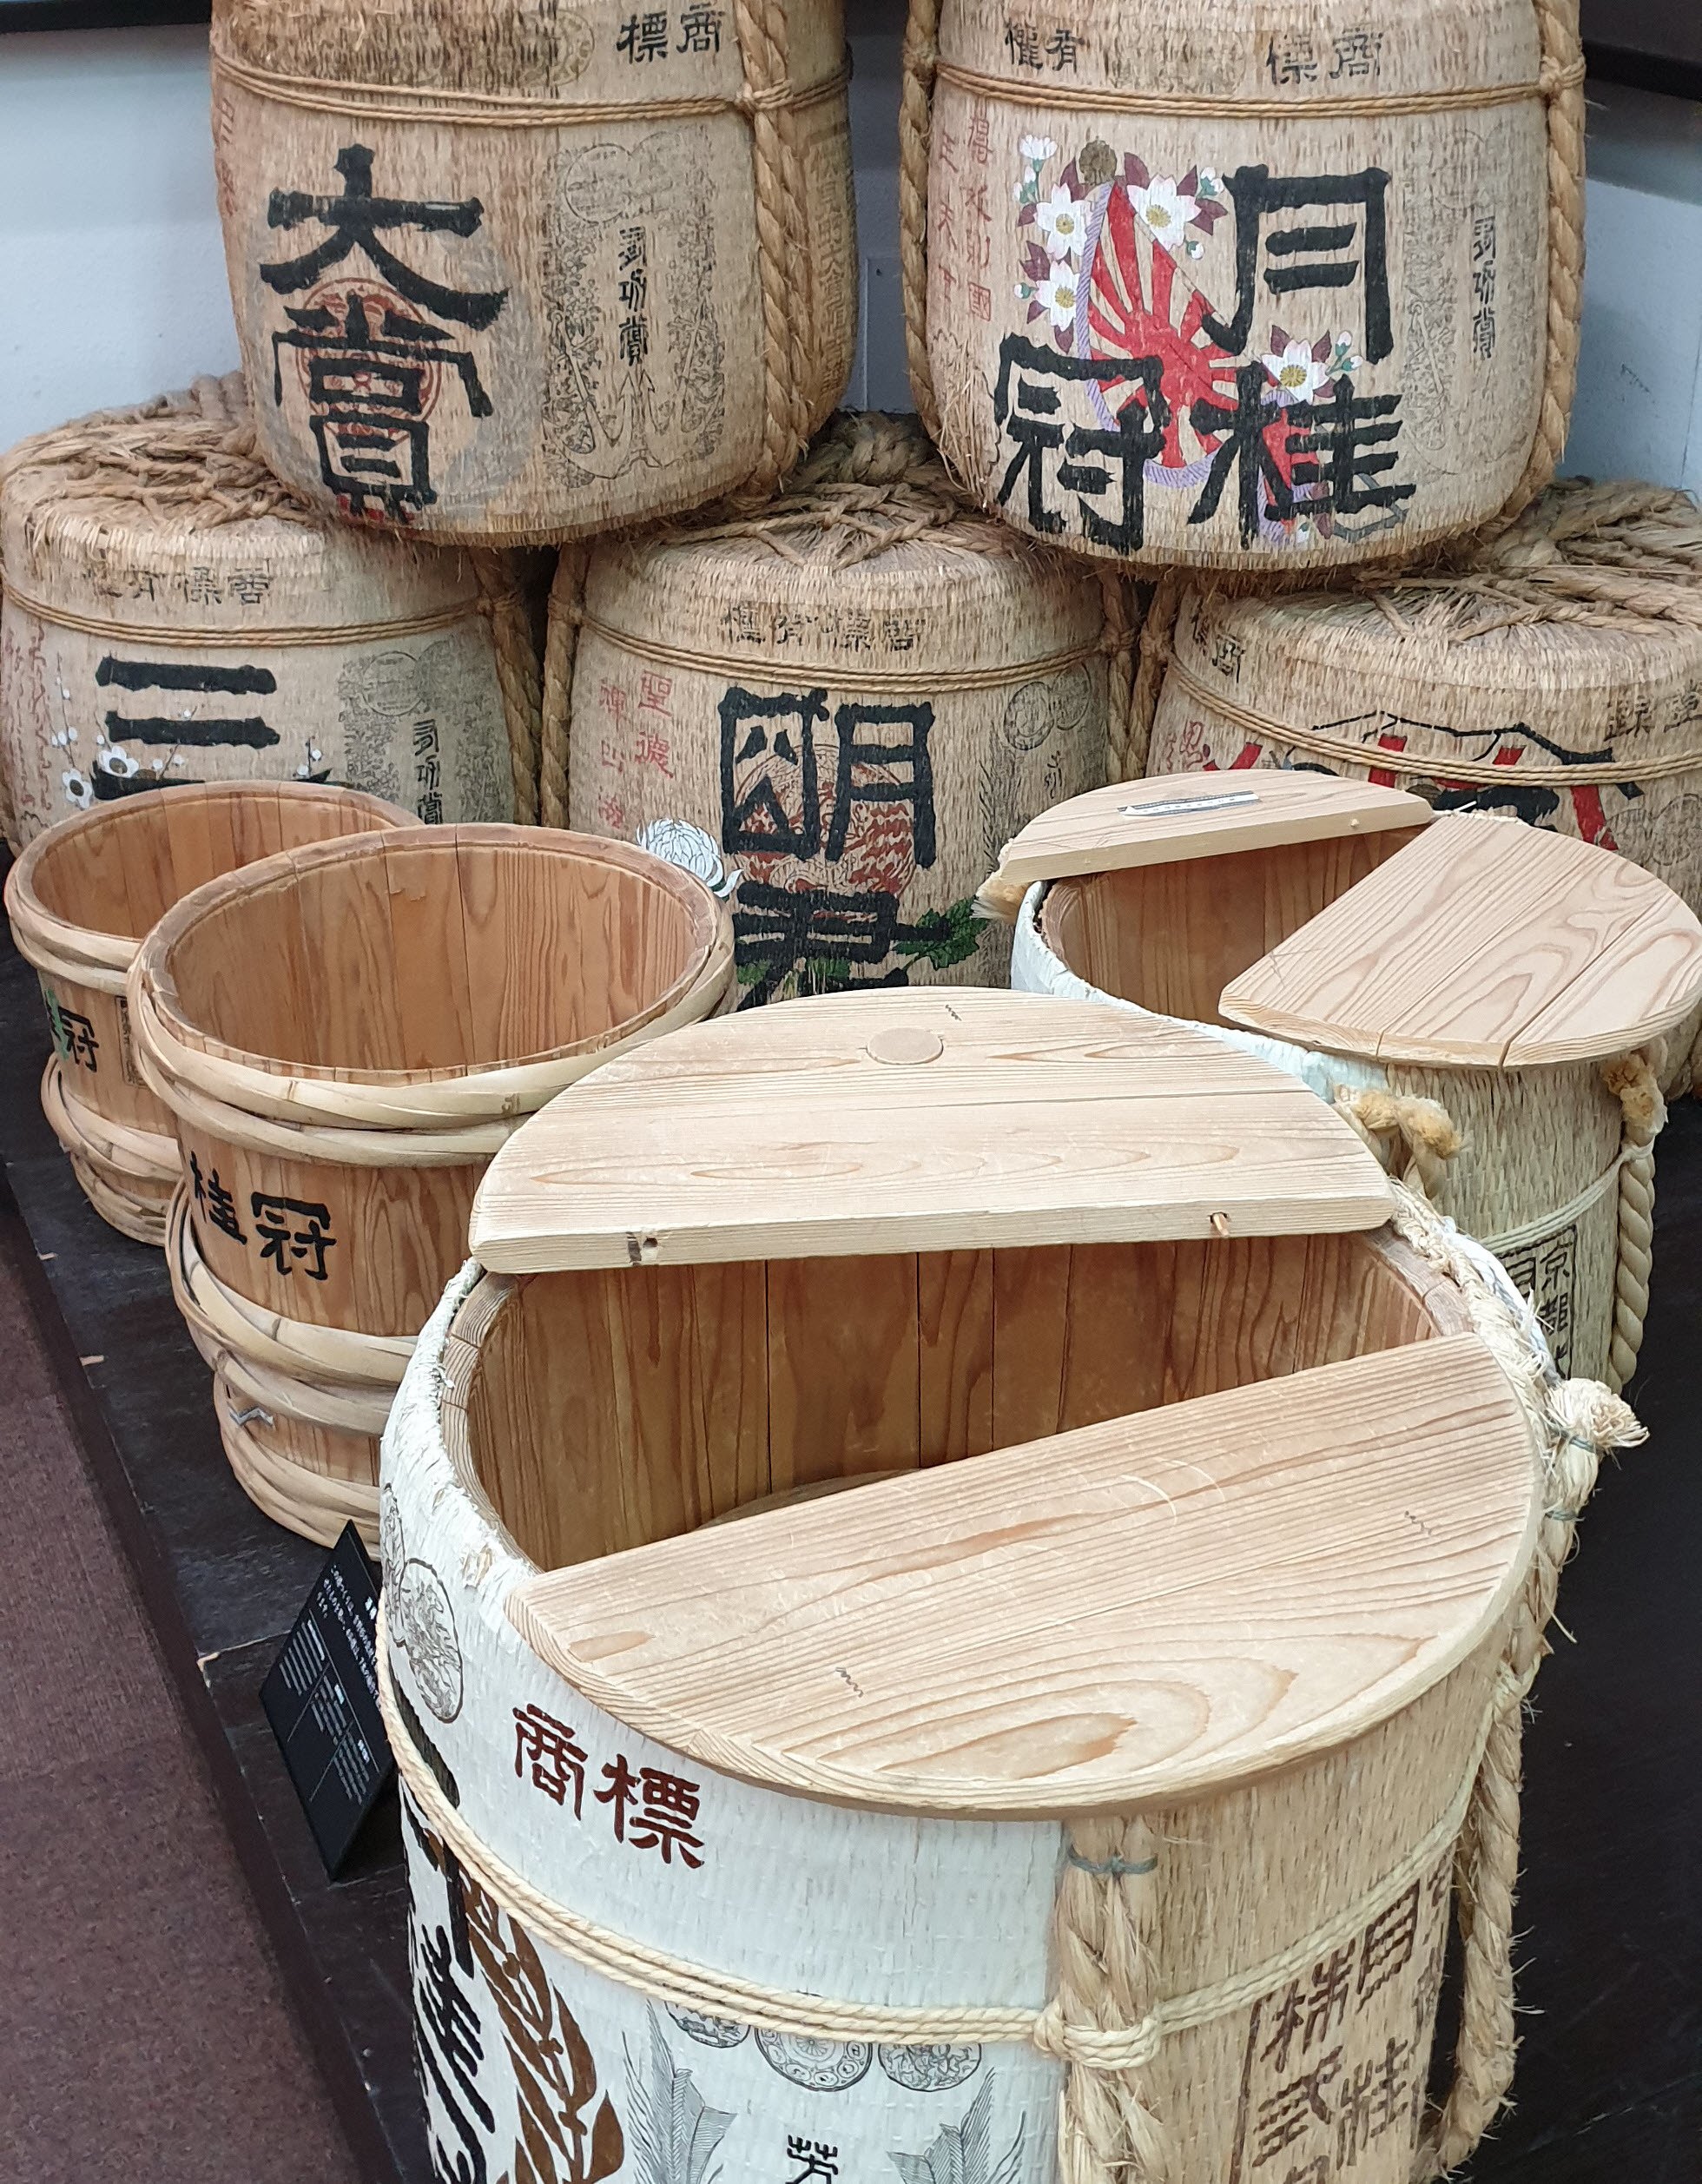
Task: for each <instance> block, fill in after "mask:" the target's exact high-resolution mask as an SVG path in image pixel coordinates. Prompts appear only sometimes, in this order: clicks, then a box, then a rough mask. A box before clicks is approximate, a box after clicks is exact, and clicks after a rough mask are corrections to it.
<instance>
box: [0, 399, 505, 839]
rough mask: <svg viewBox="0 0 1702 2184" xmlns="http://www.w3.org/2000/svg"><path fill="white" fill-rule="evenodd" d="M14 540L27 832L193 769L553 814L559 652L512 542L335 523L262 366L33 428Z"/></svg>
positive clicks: (16, 489) (17, 750)
mask: <svg viewBox="0 0 1702 2184" xmlns="http://www.w3.org/2000/svg"><path fill="white" fill-rule="evenodd" d="M0 548H3V566H4V584H5V599H4V621H3V625H0V627H3V649H0V772H3V776H4V779H5V782H6V790H7V795H8V796H9V798H10V806H11V811H12V821H11V827H12V832H11V835H10V837H9V838H10V839H12V840H13V841H20V840H22V841H27V840H29V839H30V837H31V836H32V835H35V834H36V833H37V832H39V830H40V829H41V828H43V827H44V826H46V825H48V824H49V823H50V822H51V821H53V820H56V819H59V818H63V816H65V815H66V814H67V813H69V812H71V811H74V810H76V809H79V808H81V809H87V808H89V807H90V806H91V805H94V804H98V803H102V802H109V801H111V800H113V799H116V798H119V797H122V796H125V795H131V794H133V793H135V791H136V790H137V789H141V788H148V787H149V786H152V785H155V784H156V783H166V782H194V781H223V780H250V779H253V780H275V781H340V782H348V783H349V784H350V785H351V786H353V787H355V788H366V789H369V790H371V791H372V792H373V794H375V795H381V796H385V797H387V798H389V799H390V800H391V801H392V802H398V803H403V804H406V805H407V806H408V807H409V808H411V809H412V810H414V811H416V812H417V813H418V814H419V816H420V817H421V818H423V819H449V820H456V819H472V820H483V819H506V818H514V817H518V818H519V819H522V820H526V821H530V820H531V819H534V818H536V816H537V801H536V783H535V775H536V770H537V747H538V657H537V652H536V649H535V646H534V643H533V640H532V637H531V630H530V626H529V624H528V620H527V616H526V610H525V606H524V600H523V598H522V597H521V594H520V591H519V588H518V584H519V578H518V571H516V569H515V568H514V566H513V564H512V563H511V559H510V558H509V557H507V556H505V555H501V554H496V553H491V552H468V553H439V552H433V551H432V550H431V549H429V548H425V547H420V546H416V545H412V544H407V543H406V542H403V541H399V540H393V539H388V538H377V537H374V536H373V535H372V533H371V531H368V530H355V529H353V528H352V527H349V526H347V525H333V524H329V523H327V521H326V520H325V519H324V518H323V517H322V516H320V514H319V513H317V512H316V511H313V510H312V509H310V508H308V507H307V506H306V505H304V504H303V503H302V502H301V500H300V498H298V497H297V496H296V495H295V494H294V492H291V491H290V490H289V488H288V487H287V486H286V485H281V484H280V482H279V481H278V479H277V478H274V476H273V475H272V473H271V472H270V471H269V470H268V469H267V466H266V465H265V463H264V462H263V461H262V460H261V456H260V453H259V452H258V448H257V444H256V440H255V435H254V424H253V420H252V418H251V417H250V414H249V412H248V408H247V397H246V395H245V394H244V393H243V389H242V383H241V378H240V375H238V374H236V373H232V374H230V375H229V376H228V378H226V379H198V380H197V381H196V382H195V386H193V387H192V388H190V389H189V390H188V393H183V394H178V395H168V396H165V397H162V399H159V400H158V401H155V402H150V403H147V404H144V405H142V406H140V407H138V408H135V409H130V410H119V411H106V412H100V413H98V414H96V416H93V417H89V418H84V419H79V420H78V421H77V422H76V423H75V424H71V425H66V426H59V427H58V428H57V429H56V430H55V431H53V432H43V433H40V434H38V435H36V437H35V438H34V439H27V440H23V441H22V442H20V443H19V445H17V446H16V447H15V448H13V449H12V450H11V451H10V453H9V454H7V455H6V456H4V457H3V458H0Z"/></svg>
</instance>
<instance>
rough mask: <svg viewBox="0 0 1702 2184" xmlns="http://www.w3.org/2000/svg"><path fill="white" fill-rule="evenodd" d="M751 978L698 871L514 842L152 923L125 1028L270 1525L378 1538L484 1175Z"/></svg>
mask: <svg viewBox="0 0 1702 2184" xmlns="http://www.w3.org/2000/svg"><path fill="white" fill-rule="evenodd" d="M731 969H732V950H731V943H730V940H729V936H728V934H727V931H726V914H725V912H724V910H722V907H720V906H719V905H718V904H717V903H716V901H715V900H714V898H713V897H712V896H711V894H709V890H708V889H707V888H706V887H703V885H702V883H701V882H700V881H697V880H696V879H694V878H693V877H692V876H691V875H690V874H687V873H683V872H681V871H679V870H677V869H676V868H675V867H674V866H672V865H670V864H666V863H663V861H661V860H660V859H657V858H654V857H650V856H647V855H645V854H644V853H643V851H641V850H637V849H632V848H627V847H625V846H624V845H623V844H620V843H614V842H604V841H586V840H584V838H582V837H580V836H578V835H569V834H564V833H559V832H555V831H547V832H527V831H522V830H518V829H515V828H484V827H454V828H433V829H431V830H429V831H427V830H425V829H420V828H409V829H407V830H406V832H404V833H401V834H397V835H388V836H385V837H373V838H369V839H368V840H366V841H351V842H324V843H320V844H317V845H315V846H314V847H313V848H307V849H302V850H298V851H296V852H295V853H294V854H291V855H287V856H281V857H273V858H269V859H267V860H266V861H264V862H262V863H260V864H255V865H251V866H249V867H248V868H247V869H246V870H244V871H242V872H239V873H234V874H231V875H230V876H229V877H228V878H227V879H224V880H221V881H214V882H213V883H212V884H211V885H210V886H208V887H202V888H201V889H200V890H199V891H198V892H197V893H196V894H195V895H193V896H191V897H190V898H188V900H187V901H184V902H182V903H180V904H179V905H178V907H176V909H175V910H173V911H171V912H170V913H169V914H168V915H167V916H166V917H165V918H164V919H162V921H161V922H160V924H159V925H157V926H156V927H155V929H154V931H153V933H152V934H150V936H149V937H148V940H147V941H146V942H145V944H144V945H143V947H142V951H141V953H140V954H139V956H138V958H137V960H136V962H135V965H134V966H133V967H132V970H131V973H130V982H129V1006H130V1011H131V1019H132V1023H133V1026H134V1030H135V1055H136V1060H137V1064H138V1066H139V1068H140V1070H141V1072H142V1077H143V1079H144V1081H145V1082H146V1083H147V1085H148V1088H149V1089H150V1090H151V1091H152V1092H154V1093H155V1095H156V1096H157V1097H158V1098H159V1099H162V1101H163V1102H164V1103H165V1105H167V1107H168V1108H169V1109H170V1111H171V1113H172V1116H173V1118H174V1119H175V1128H176V1132H177V1138H178V1143H179V1145H180V1146H181V1150H182V1158H183V1165H184V1169H185V1171H186V1173H185V1182H184V1184H183V1186H182V1196H181V1204H180V1206H179V1208H178V1209H177V1210H176V1211H175V1214H174V1217H173V1222H172V1230H171V1235H170V1237H169V1239H168V1265H169V1267H170V1269H171V1274H172V1280H173V1285H174V1288H175V1292H176V1296H177V1300H178V1303H179V1305H180V1307H181V1310H182V1311H183V1315H184V1317H185V1319H186V1320H187V1322H188V1326H189V1330H190V1332H191V1333H192V1334H193V1335H194V1336H195V1340H196V1342H197V1343H198V1344H199V1345H200V1347H201V1350H202V1353H203V1355H204V1356H206V1357H207V1358H208V1362H209V1363H211V1364H212V1365H213V1366H214V1369H215V1373H216V1375H217V1376H218V1388H217V1401H218V1406H219V1423H220V1430H221V1435H222V1436H223V1439H224V1443H225V1448H226V1453H227V1454H228V1456H229V1458H230V1461H231V1464H232V1466H233V1468H234V1470H235V1471H236V1473H237V1475H238V1477H239V1478H240V1479H241V1481H242V1483H243V1485H244V1487H245V1488H247V1491H248V1493H249V1494H251V1495H252V1497H253V1498H254V1501H257V1502H258V1503H259V1504H260V1505H261V1508H264V1509H266V1510H267V1512H268V1513H269V1514H272V1515H273V1516H275V1517H276V1518H278V1520H279V1521H280V1522H282V1523H285V1524H287V1525H289V1526H290V1527H292V1528H293V1529H294V1530H296V1531H299V1532H303V1533H306V1534H307V1535H308V1536H309V1537H310V1538H314V1539H320V1540H323V1541H327V1543H328V1542H329V1541H332V1540H334V1539H335V1538H336V1536H337V1534H338V1533H339V1532H340V1530H341V1528H342V1527H343V1524H344V1522H345V1521H346V1520H347V1519H348V1518H351V1517H353V1519H354V1520H355V1521H356V1522H357V1523H359V1524H360V1526H361V1527H362V1530H363V1531H364V1532H365V1533H366V1535H367V1536H368V1537H369V1538H370V1539H373V1540H375V1539H376V1514H377V1484H376V1481H377V1475H378V1438H377V1437H378V1435H379V1430H380V1429H381V1428H382V1426H383V1423H384V1419H385V1415H386V1411H387V1409H388V1407H389V1402H390V1400H391V1397H392V1396H393V1394H394V1391H395V1388H396V1383H397V1382H398V1380H399V1378H400V1375H401V1369H402V1366H403V1364H404V1363H405V1362H406V1356H407V1354H408V1351H409V1349H410V1348H411V1346H412V1338H413V1336H415V1334H416V1333H417V1332H418V1330H419V1327H420V1325H421V1323H423V1322H424V1321H425V1317H426V1316H427V1314H428V1313H429V1312H430V1311H431V1310H432V1306H433V1305H434V1303H436V1301H437V1298H438V1297H439V1293H440V1292H441V1290H442V1288H443V1285H444V1283H445V1281H446V1280H447V1279H448V1277H449V1276H450V1275H451V1274H452V1272H453V1271H454V1270H455V1268H456V1267H457V1266H458V1265H459V1264H460V1263H461V1259H462V1257H463V1255H464V1253H465V1249H466V1226H467V1217H468V1214H469V1212H470V1211H471V1209H472V1198H473V1191H474V1188H475V1186H476V1185H477V1184H478V1178H479V1177H480V1176H481V1175H482V1174H483V1172H484V1170H485V1164H486V1162H487V1161H488V1160H489V1159H490V1158H491V1154H492V1153H493V1152H495V1151H496V1150H497V1148H498V1146H499V1145H501V1144H502V1143H503V1141H504V1139H505V1138H506V1137H507V1136H508V1134H509V1132H511V1130H512V1129H513V1128H514V1127H515V1125H516V1124H517V1122H518V1119H519V1118H521V1117H522V1116H523V1115H525V1114H527V1113H529V1112H531V1110H532V1109H534V1108H536V1107H538V1106H541V1105H543V1103H544V1101H545V1100H547V1099H551V1098H552V1097H553V1096H554V1095H555V1093H556V1092H558V1091H559V1090H560V1089H561V1088H562V1086H563V1085H565V1084H568V1083H570V1082H571V1080H572V1079H574V1078H576V1077H578V1076H582V1075H583V1074H584V1072H586V1071H587V1070H590V1069H594V1068H596V1067H597V1065H598V1064H599V1063H600V1062H602V1061H603V1060H604V1059H605V1058H606V1057H607V1056H609V1055H610V1054H613V1053H617V1052H622V1051H624V1050H625V1049H627V1048H629V1047H634V1046H639V1045H641V1044H642V1043H643V1042H645V1041H646V1040H648V1039H651V1038H653V1037H655V1036H656V1034H657V1033H659V1032H661V1031H663V1030H666V1029H667V1028H669V1027H670V1026H672V1025H675V1024H679V1023H685V1022H689V1021H690V1020H691V1019H694V1018H695V1017H697V1016H701V1015H703V1014H704V1013H707V1012H708V1011H709V1009H710V1008H712V1007H713V1006H715V1004H716V1001H717V1000H719V999H720V997H721V995H722V993H723V992H724V991H725V989H726V986H727V984H728V982H729V978H730V975H731Z"/></svg>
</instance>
